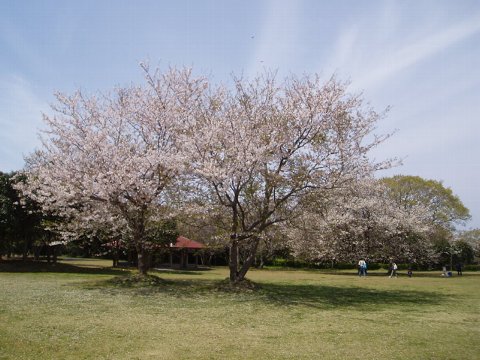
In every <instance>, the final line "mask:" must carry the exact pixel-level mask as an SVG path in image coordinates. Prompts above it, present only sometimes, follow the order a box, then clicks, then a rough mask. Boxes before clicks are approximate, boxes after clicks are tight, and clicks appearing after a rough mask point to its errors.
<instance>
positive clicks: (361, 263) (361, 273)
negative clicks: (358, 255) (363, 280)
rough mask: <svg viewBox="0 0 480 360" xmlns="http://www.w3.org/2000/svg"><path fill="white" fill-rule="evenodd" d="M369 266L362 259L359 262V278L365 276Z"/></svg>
mask: <svg viewBox="0 0 480 360" xmlns="http://www.w3.org/2000/svg"><path fill="white" fill-rule="evenodd" d="M366 266H367V264H366V263H365V260H363V259H360V261H359V262H358V276H365V268H366Z"/></svg>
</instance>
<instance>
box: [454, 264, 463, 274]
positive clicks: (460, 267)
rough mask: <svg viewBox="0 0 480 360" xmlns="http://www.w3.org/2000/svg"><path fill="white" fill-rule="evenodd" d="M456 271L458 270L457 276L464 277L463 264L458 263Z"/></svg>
mask: <svg viewBox="0 0 480 360" xmlns="http://www.w3.org/2000/svg"><path fill="white" fill-rule="evenodd" d="M455 269H456V270H457V275H459V276H462V275H463V274H462V264H461V263H457V265H455Z"/></svg>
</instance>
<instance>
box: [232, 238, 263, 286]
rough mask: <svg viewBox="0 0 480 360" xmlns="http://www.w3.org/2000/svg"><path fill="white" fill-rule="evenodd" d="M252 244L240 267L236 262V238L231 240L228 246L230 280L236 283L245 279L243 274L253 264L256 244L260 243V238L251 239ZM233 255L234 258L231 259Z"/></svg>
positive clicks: (237, 247) (237, 248)
mask: <svg viewBox="0 0 480 360" xmlns="http://www.w3.org/2000/svg"><path fill="white" fill-rule="evenodd" d="M252 241H253V244H252V246H251V248H250V253H249V254H248V256H247V259H246V260H245V262H244V263H243V264H242V266H241V268H240V266H239V264H238V250H239V246H238V240H235V241H232V244H231V247H230V282H232V283H238V282H240V281H242V280H244V279H245V275H246V274H247V272H248V270H249V269H250V267H251V266H252V265H253V261H254V260H255V255H256V254H257V248H258V244H259V243H260V239H258V238H256V237H255V238H254V239H252ZM232 257H234V259H232Z"/></svg>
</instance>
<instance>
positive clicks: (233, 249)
mask: <svg viewBox="0 0 480 360" xmlns="http://www.w3.org/2000/svg"><path fill="white" fill-rule="evenodd" d="M231 238H232V242H231V244H230V259H229V262H228V266H229V268H230V282H237V281H238V279H237V276H238V240H236V238H237V236H236V234H232V236H231Z"/></svg>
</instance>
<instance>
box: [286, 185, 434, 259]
mask: <svg viewBox="0 0 480 360" xmlns="http://www.w3.org/2000/svg"><path fill="white" fill-rule="evenodd" d="M427 216H428V212H427V211H426V209H425V208H424V207H423V206H422V205H421V204H417V205H415V206H412V207H411V208H410V209H408V211H407V210H406V209H405V208H403V207H402V206H399V205H398V204H397V203H396V202H394V201H392V199H391V198H390V197H389V196H388V188H386V187H385V186H384V185H383V184H382V183H380V182H378V181H377V180H375V179H365V180H363V181H359V182H357V183H356V184H355V186H352V187H351V188H346V189H345V188H344V189H337V190H336V191H335V192H331V193H330V194H327V196H325V194H316V193H312V194H311V196H310V198H309V199H308V202H307V204H306V206H305V211H304V212H303V214H302V215H301V216H300V217H298V218H297V219H295V221H293V222H292V224H291V226H290V230H289V236H290V244H291V248H292V250H293V251H294V254H295V255H296V256H298V257H300V258H303V259H307V260H315V261H352V260H355V259H357V260H358V259H359V258H368V259H369V260H372V261H389V260H390V259H392V258H394V259H396V261H400V260H402V261H409V262H420V261H422V260H424V259H425V258H427V257H428V256H429V247H428V244H427V242H426V241H424V239H425V236H426V234H427V233H428V231H429V230H430V227H429V226H428V222H427V221H426V219H427Z"/></svg>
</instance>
